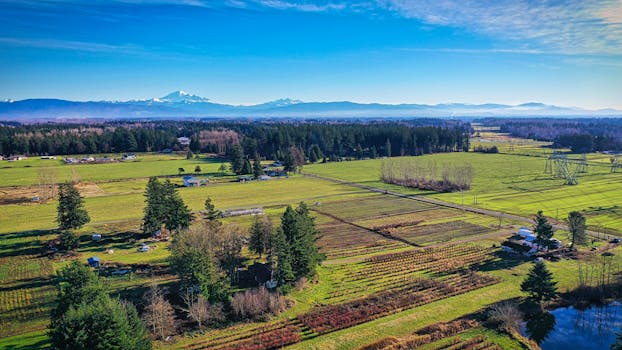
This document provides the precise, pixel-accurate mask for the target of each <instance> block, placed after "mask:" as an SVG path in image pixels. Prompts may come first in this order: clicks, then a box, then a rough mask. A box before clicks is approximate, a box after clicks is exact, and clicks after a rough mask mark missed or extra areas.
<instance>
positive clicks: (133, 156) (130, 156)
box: [121, 153, 136, 161]
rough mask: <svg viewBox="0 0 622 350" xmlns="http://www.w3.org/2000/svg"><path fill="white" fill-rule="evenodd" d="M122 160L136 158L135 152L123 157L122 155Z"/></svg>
mask: <svg viewBox="0 0 622 350" xmlns="http://www.w3.org/2000/svg"><path fill="white" fill-rule="evenodd" d="M121 160H123V161H126V160H136V155H135V154H133V153H130V154H124V155H123V157H121Z"/></svg>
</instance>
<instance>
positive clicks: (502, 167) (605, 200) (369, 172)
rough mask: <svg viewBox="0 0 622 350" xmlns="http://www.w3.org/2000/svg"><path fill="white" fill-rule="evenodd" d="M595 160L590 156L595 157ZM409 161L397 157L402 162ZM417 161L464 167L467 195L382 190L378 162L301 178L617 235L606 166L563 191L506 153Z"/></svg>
mask: <svg viewBox="0 0 622 350" xmlns="http://www.w3.org/2000/svg"><path fill="white" fill-rule="evenodd" d="M597 156H598V155H593V156H592V155H591V157H597ZM408 158H409V157H407V158H402V159H403V160H404V161H407V160H408ZM420 158H423V159H434V160H436V162H437V163H440V164H442V163H458V164H462V163H469V164H471V165H472V166H473V170H474V177H473V183H472V186H471V190H469V191H465V192H464V193H459V192H457V193H442V194H435V193H426V192H423V191H418V190H415V189H408V188H404V187H400V186H394V185H387V184H384V183H382V182H381V181H380V179H379V174H380V166H381V164H382V160H381V159H374V160H363V161H352V162H342V163H328V164H313V165H308V166H306V167H305V168H304V170H303V171H304V172H305V173H310V174H317V175H320V176H325V177H329V178H334V179H339V180H344V181H351V182H356V183H361V184H365V185H370V186H376V187H379V188H386V189H391V190H394V191H399V192H402V193H408V194H425V195H429V196H431V197H434V198H438V199H441V200H445V201H449V202H452V203H456V204H462V203H464V204H465V205H469V206H475V207H480V208H485V209H491V210H496V211H502V212H507V213H512V214H518V215H523V216H532V215H534V214H535V213H536V212H537V211H538V210H543V211H544V213H545V215H547V216H549V217H552V218H558V219H559V220H562V219H563V218H565V217H566V216H567V215H568V213H569V212H570V211H573V210H577V211H581V212H583V213H585V214H586V216H587V217H588V224H589V225H590V226H592V227H598V226H602V227H604V228H607V229H612V230H616V231H617V232H622V206H621V203H620V200H619V198H622V174H621V173H614V174H612V173H610V170H609V167H608V166H607V164H606V163H604V162H603V163H602V165H596V163H595V162H590V166H589V167H588V173H587V174H580V176H579V184H578V185H575V186H567V185H564V184H563V182H564V181H563V180H561V179H556V178H553V177H552V176H550V175H548V174H545V173H544V169H545V164H546V158H542V157H530V156H521V155H508V154H481V153H445V154H435V155H426V156H422V157H420Z"/></svg>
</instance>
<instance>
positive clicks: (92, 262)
mask: <svg viewBox="0 0 622 350" xmlns="http://www.w3.org/2000/svg"><path fill="white" fill-rule="evenodd" d="M86 261H87V262H88V263H89V266H90V267H99V258H98V257H96V256H92V257H90V258H88V259H87V260H86Z"/></svg>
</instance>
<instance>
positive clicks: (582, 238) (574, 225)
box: [568, 211, 587, 248]
mask: <svg viewBox="0 0 622 350" xmlns="http://www.w3.org/2000/svg"><path fill="white" fill-rule="evenodd" d="M586 228H587V225H586V223H585V216H583V214H581V213H580V212H578V211H572V212H570V213H569V214H568V231H569V232H570V242H571V243H570V247H571V248H572V247H574V245H575V244H585V242H586V241H587V236H586V234H585V229H586Z"/></svg>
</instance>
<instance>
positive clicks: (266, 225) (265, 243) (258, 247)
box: [248, 215, 273, 255]
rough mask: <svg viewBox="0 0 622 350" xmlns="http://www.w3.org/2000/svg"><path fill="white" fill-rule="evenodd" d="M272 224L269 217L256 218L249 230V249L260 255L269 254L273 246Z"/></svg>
mask: <svg viewBox="0 0 622 350" xmlns="http://www.w3.org/2000/svg"><path fill="white" fill-rule="evenodd" d="M272 231H273V229H272V222H271V221H270V218H269V217H268V216H263V217H260V216H258V215H256V216H255V219H254V220H253V223H252V224H251V227H250V229H249V242H248V249H249V250H250V251H252V252H254V253H257V254H259V255H262V254H265V253H269V252H270V247H271V246H272V236H273V234H272Z"/></svg>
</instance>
